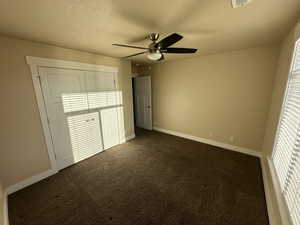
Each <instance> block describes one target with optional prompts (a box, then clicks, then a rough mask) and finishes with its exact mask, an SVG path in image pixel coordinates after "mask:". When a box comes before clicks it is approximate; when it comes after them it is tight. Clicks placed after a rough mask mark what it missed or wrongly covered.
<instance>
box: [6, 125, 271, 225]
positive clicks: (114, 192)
mask: <svg viewBox="0 0 300 225" xmlns="http://www.w3.org/2000/svg"><path fill="white" fill-rule="evenodd" d="M8 207H9V220H10V225H20V224H25V225H31V224H32V225H177V224H182V225H188V224H194V225H196V224H197V225H227V224H228V225H268V216H267V209H266V203H265V197H264V189H263V183H262V177H261V172H260V164H259V160H258V159H257V158H255V157H251V156H247V155H243V154H239V153H235V152H231V151H228V150H223V149H221V148H217V147H213V146H209V145H206V144H201V143H197V142H193V141H190V140H186V139H182V138H178V137H174V136H171V135H166V134H162V133H158V132H149V131H144V130H138V131H137V138H136V139H134V140H132V141H130V142H127V143H125V144H122V145H120V146H117V147H114V148H112V149H110V150H108V151H105V152H102V153H100V154H98V155H96V156H94V157H92V158H90V159H88V160H85V161H83V162H81V163H78V164H76V165H74V166H71V167H69V168H67V169H65V170H63V171H61V172H59V173H58V174H56V175H54V176H52V177H50V178H48V179H46V180H43V181H41V182H39V183H37V184H34V185H32V186H30V187H28V188H25V189H23V190H21V191H18V192H16V193H14V194H12V195H10V196H9V202H8Z"/></svg>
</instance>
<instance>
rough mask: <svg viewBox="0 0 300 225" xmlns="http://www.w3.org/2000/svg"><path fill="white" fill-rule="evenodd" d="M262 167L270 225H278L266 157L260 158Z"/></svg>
mask: <svg viewBox="0 0 300 225" xmlns="http://www.w3.org/2000/svg"><path fill="white" fill-rule="evenodd" d="M260 165H261V169H262V176H263V182H264V189H265V198H266V203H267V209H268V216H269V223H270V225H277V224H278V222H277V221H276V215H275V208H274V207H275V206H274V204H273V201H272V197H273V198H274V196H272V191H271V184H270V182H269V178H268V171H267V167H268V162H267V160H266V158H265V157H261V158H260Z"/></svg>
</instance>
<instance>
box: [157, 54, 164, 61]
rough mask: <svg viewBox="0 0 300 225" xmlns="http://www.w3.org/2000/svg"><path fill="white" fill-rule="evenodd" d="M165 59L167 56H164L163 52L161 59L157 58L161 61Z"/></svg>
mask: <svg viewBox="0 0 300 225" xmlns="http://www.w3.org/2000/svg"><path fill="white" fill-rule="evenodd" d="M164 59H165V57H164V54H161V57H160V59H159V60H157V61H161V60H164Z"/></svg>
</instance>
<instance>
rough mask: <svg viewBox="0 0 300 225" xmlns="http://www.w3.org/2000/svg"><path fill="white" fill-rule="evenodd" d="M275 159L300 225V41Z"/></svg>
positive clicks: (283, 189)
mask: <svg viewBox="0 0 300 225" xmlns="http://www.w3.org/2000/svg"><path fill="white" fill-rule="evenodd" d="M291 68H292V69H291V73H290V75H289V79H288V85H287V89H286V94H285V100H284V104H283V108H282V112H281V117H280V121H279V126H278V130H277V136H276V140H275V144H274V151H273V156H272V160H273V163H274V167H275V170H276V173H277V175H278V179H279V183H280V188H281V193H282V195H283V197H284V199H285V201H286V205H287V207H288V211H289V213H290V218H291V220H292V222H293V224H294V225H300V42H299V41H298V42H297V43H296V47H295V51H294V57H293V63H292V67H291Z"/></svg>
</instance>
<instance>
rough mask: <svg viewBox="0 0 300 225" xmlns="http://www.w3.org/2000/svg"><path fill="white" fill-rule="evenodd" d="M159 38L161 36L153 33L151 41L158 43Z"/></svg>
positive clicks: (150, 35) (150, 36)
mask: <svg viewBox="0 0 300 225" xmlns="http://www.w3.org/2000/svg"><path fill="white" fill-rule="evenodd" d="M158 38H159V34H158V33H151V34H149V39H150V40H151V41H153V42H155V41H157V40H158Z"/></svg>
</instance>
